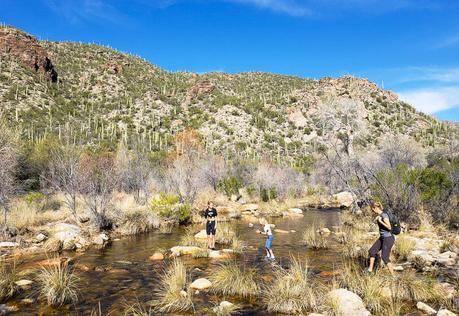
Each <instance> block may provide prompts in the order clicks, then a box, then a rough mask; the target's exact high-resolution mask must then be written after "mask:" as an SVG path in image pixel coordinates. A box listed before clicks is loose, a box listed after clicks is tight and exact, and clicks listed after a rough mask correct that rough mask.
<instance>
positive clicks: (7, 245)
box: [0, 241, 19, 248]
mask: <svg viewBox="0 0 459 316" xmlns="http://www.w3.org/2000/svg"><path fill="white" fill-rule="evenodd" d="M15 247H19V243H17V242H11V241H2V242H0V248H15Z"/></svg>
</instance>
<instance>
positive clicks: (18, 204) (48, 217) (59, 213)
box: [8, 200, 70, 229]
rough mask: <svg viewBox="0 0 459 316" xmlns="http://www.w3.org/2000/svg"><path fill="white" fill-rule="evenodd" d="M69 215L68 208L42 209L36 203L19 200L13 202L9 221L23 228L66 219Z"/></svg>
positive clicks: (10, 223)
mask: <svg viewBox="0 0 459 316" xmlns="http://www.w3.org/2000/svg"><path fill="white" fill-rule="evenodd" d="M69 216H70V213H69V212H67V211H66V210H40V209H39V208H38V207H37V205H36V204H35V203H28V202H27V201H24V200H17V201H15V202H13V203H12V206H11V208H10V212H9V214H8V222H9V225H10V226H13V227H16V228H17V229H23V228H30V227H36V226H41V225H44V224H47V223H52V222H58V221H64V220H65V219H66V218H67V217H69Z"/></svg>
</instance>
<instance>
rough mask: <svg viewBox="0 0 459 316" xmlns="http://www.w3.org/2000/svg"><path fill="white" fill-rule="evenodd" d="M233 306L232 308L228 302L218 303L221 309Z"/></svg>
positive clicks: (231, 304)
mask: <svg viewBox="0 0 459 316" xmlns="http://www.w3.org/2000/svg"><path fill="white" fill-rule="evenodd" d="M233 306H234V304H233V303H231V302H228V301H222V302H221V303H220V307H222V308H230V307H233Z"/></svg>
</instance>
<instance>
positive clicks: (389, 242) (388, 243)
mask: <svg viewBox="0 0 459 316" xmlns="http://www.w3.org/2000/svg"><path fill="white" fill-rule="evenodd" d="M394 243H395V237H394V236H390V237H386V238H384V239H383V241H382V251H381V252H382V254H381V257H382V260H383V262H384V264H385V265H386V266H387V268H388V269H389V272H390V274H391V275H392V276H394V267H393V266H392V263H391V262H390V253H391V250H392V247H393V246H394Z"/></svg>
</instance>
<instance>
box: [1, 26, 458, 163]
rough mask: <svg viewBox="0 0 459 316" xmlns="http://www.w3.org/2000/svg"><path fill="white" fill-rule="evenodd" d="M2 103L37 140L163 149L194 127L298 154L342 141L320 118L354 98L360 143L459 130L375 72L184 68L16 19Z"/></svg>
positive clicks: (206, 138)
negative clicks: (53, 35)
mask: <svg viewBox="0 0 459 316" xmlns="http://www.w3.org/2000/svg"><path fill="white" fill-rule="evenodd" d="M58 74H59V75H58ZM0 102H1V103H0V104H1V113H2V116H5V117H7V118H8V120H10V121H13V122H15V125H16V126H17V128H18V130H19V131H20V132H21V133H22V136H23V137H24V138H27V139H30V140H33V141H37V140H40V139H42V138H43V137H44V136H45V135H47V134H50V133H54V134H55V135H58V136H59V137H61V138H63V137H66V138H67V139H68V140H71V141H74V142H83V143H87V144H90V145H98V144H103V145H106V146H112V145H113V144H115V143H116V142H117V141H118V140H119V139H124V140H126V141H127V142H128V143H129V144H131V145H132V146H133V145H140V146H142V147H143V148H147V149H152V150H160V149H161V150H162V149H165V148H167V146H169V145H170V142H171V139H172V137H173V135H174V134H175V133H177V132H178V131H181V130H183V129H185V128H187V127H190V128H194V129H196V130H198V131H199V133H200V134H201V135H202V138H203V143H204V144H205V146H206V148H207V149H208V150H210V151H213V152H218V153H226V154H228V155H238V156H242V157H248V158H250V157H254V156H259V155H268V156H274V155H275V156H276V157H281V156H282V157H290V158H292V159H295V158H298V157H301V156H304V155H307V154H309V153H311V152H312V151H313V150H315V149H316V148H317V147H318V145H320V144H330V143H332V142H333V139H336V138H338V137H339V133H337V131H336V130H331V129H328V127H326V126H325V125H324V124H323V119H320V118H321V117H323V115H322V114H323V112H324V108H329V107H330V104H331V105H332V106H333V105H334V104H342V103H352V104H353V105H354V106H353V107H352V108H351V110H350V111H349V112H350V113H349V114H350V115H354V114H355V115H357V117H359V118H360V119H361V120H362V121H363V122H364V123H365V133H362V134H361V136H359V138H358V139H356V143H357V144H359V145H360V146H364V147H365V146H378V145H379V144H380V143H381V141H383V140H384V137H385V136H387V135H388V134H394V133H402V134H406V135H411V136H412V137H413V139H415V140H417V141H419V142H421V143H422V144H423V145H424V146H438V145H441V144H444V143H445V142H448V140H450V139H453V138H457V137H458V128H457V126H454V125H452V124H449V123H444V122H440V121H438V120H436V119H434V118H432V117H429V116H426V115H424V114H421V113H418V112H416V111H415V110H414V109H413V107H411V106H410V105H408V104H406V103H403V102H401V101H400V100H399V99H398V96H397V95H395V94H394V93H391V92H389V91H385V90H382V89H380V88H379V87H378V86H376V85H375V84H374V83H372V82H370V81H368V80H365V79H358V78H354V77H350V76H345V77H342V78H338V79H332V78H323V79H321V80H310V79H303V78H297V77H289V76H280V75H274V74H269V73H241V74H225V73H208V74H202V75H200V74H199V75H198V74H194V73H183V72H176V73H174V72H168V71H165V70H162V69H160V68H158V67H156V66H154V65H152V64H150V63H149V62H147V61H146V60H144V59H142V58H139V57H135V56H131V55H128V54H124V53H121V52H117V51H115V50H113V49H109V48H106V47H101V46H97V45H92V44H81V43H67V42H43V41H37V40H36V39H34V38H33V37H32V36H30V35H28V34H26V33H24V32H22V31H19V30H17V29H14V28H7V27H2V28H0Z"/></svg>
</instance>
